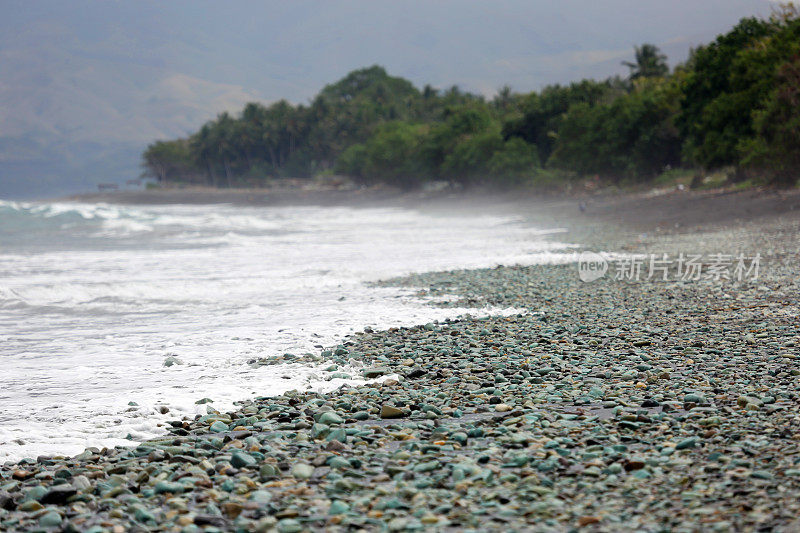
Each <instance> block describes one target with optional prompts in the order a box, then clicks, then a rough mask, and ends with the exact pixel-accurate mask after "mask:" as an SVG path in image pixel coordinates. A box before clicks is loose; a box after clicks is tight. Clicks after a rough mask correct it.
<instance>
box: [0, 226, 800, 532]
mask: <svg viewBox="0 0 800 533" xmlns="http://www.w3.org/2000/svg"><path fill="white" fill-rule="evenodd" d="M581 227H583V229H580V228H581ZM653 227H655V226H653ZM644 230H646V228H643V227H636V228H635V233H632V232H631V231H628V232H623V231H621V230H619V229H618V228H615V227H612V226H606V225H591V226H587V225H585V224H584V225H583V226H581V223H575V224H574V225H573V226H572V227H571V229H570V232H571V233H570V234H569V235H568V240H571V241H572V242H580V243H581V244H583V245H584V246H585V247H586V249H591V250H594V251H598V252H599V251H614V252H635V253H640V254H653V253H655V254H658V257H662V254H668V256H669V257H672V258H674V257H677V256H679V254H681V253H684V254H700V255H702V256H703V257H704V258H708V257H710V256H711V255H713V254H730V255H732V256H735V255H736V254H739V253H743V254H745V255H746V256H749V257H752V256H754V255H755V254H760V264H759V272H758V276H757V277H755V276H754V275H753V272H750V275H749V277H747V276H746V277H745V279H743V280H742V281H738V280H736V279H725V278H724V277H721V278H720V279H715V276H713V275H704V276H701V278H700V279H697V280H694V279H688V280H683V281H682V280H681V279H680V273H679V272H677V271H676V267H677V266H678V265H677V264H676V263H674V262H672V263H670V265H669V268H668V269H667V270H665V271H663V272H660V273H659V275H658V276H654V277H653V278H652V279H647V275H646V274H647V272H646V270H643V275H642V276H641V278H640V279H639V280H635V279H615V277H616V276H615V273H619V272H621V270H620V267H619V264H620V263H621V262H622V261H624V259H620V258H617V259H616V260H615V261H612V262H611V264H610V265H609V267H608V272H607V273H606V275H605V276H603V277H601V278H600V279H597V280H595V281H592V282H590V283H585V282H583V281H581V279H580V278H579V276H578V271H577V268H576V265H574V264H572V265H555V266H536V267H519V266H507V267H505V266H504V267H498V268H493V269H485V270H471V271H451V272H439V273H430V274H424V275H415V276H410V277H408V278H403V279H396V280H387V281H385V282H383V283H386V284H391V285H400V286H407V287H413V288H414V290H417V291H419V294H420V296H421V297H427V296H436V297H437V298H436V299H435V301H436V303H435V304H432V305H463V304H465V303H467V304H469V305H473V306H481V305H485V304H491V305H498V306H506V307H515V308H520V309H527V310H528V312H527V313H524V314H520V315H516V316H511V317H502V318H498V317H483V318H474V317H464V318H462V319H459V320H453V321H444V322H439V323H431V324H426V325H420V326H417V327H412V328H401V329H391V330H388V331H381V332H373V331H365V332H363V333H359V334H356V335H354V336H352V337H350V338H348V339H347V340H346V342H344V343H343V344H342V345H340V346H336V347H332V348H330V349H328V350H326V351H324V352H323V353H322V354H321V355H322V356H323V357H325V358H326V359H328V360H330V362H331V366H330V367H329V369H328V371H329V372H330V373H332V374H335V373H336V372H337V371H338V366H340V365H344V364H346V363H351V364H357V365H361V366H362V367H363V374H364V376H365V377H369V378H376V379H380V380H382V381H381V382H379V383H378V382H376V383H373V384H370V385H367V386H362V387H350V388H343V389H341V390H338V391H335V392H332V393H327V394H319V393H313V392H290V393H286V394H284V395H283V396H279V397H274V398H259V399H255V400H250V401H243V402H241V404H240V405H239V407H238V409H237V410H236V411H235V412H225V413H220V412H217V411H216V410H215V409H214V408H213V403H208V404H207V411H208V414H207V415H206V416H202V417H198V418H196V419H192V420H176V421H174V422H173V423H172V427H171V428H170V429H169V434H167V435H165V436H164V437H163V438H161V439H157V440H153V441H148V442H145V443H142V444H141V445H138V446H136V447H132V448H116V449H103V450H98V449H88V450H87V451H86V452H84V453H82V454H80V455H78V456H75V457H71V458H69V457H40V458H38V459H36V460H35V461H26V462H21V463H17V464H6V465H4V466H2V467H0V478H1V479H0V529H3V530H34V529H40V530H65V531H156V530H158V531H161V530H169V531H187V532H189V531H228V530H239V531H279V532H283V533H287V532H300V531H323V530H325V531H337V530H342V531H344V530H366V531H412V530H420V529H429V530H441V531H465V530H474V531H503V532H506V531H568V530H584V531H628V530H636V531H708V530H712V531H729V530H745V531H747V530H759V531H760V530H765V531H771V530H776V531H796V530H798V529H800V412H799V411H798V407H800V364H798V357H800V350H798V344H800V330H799V329H798V324H800V320H799V318H798V314H799V313H800V309H798V290H800V276H799V275H798V274H800V266H799V265H798V251H797V250H798V245H800V239H798V230H800V222H799V221H798V218H797V217H795V216H792V217H788V216H784V217H772V218H770V217H765V218H760V219H758V220H756V221H750V222H743V223H737V224H728V225H727V226H724V225H723V226H720V227H716V228H710V229H706V230H705V231H684V232H682V233H677V232H674V231H671V232H666V231H665V232H656V231H653V230H650V231H647V232H646V233H642V232H643V231H644ZM684 230H685V228H684ZM633 234H637V235H638V237H637V238H636V239H632V235H633ZM562 237H563V236H561V235H559V238H562ZM662 274H663V275H662ZM664 277H666V278H667V280H666V281H665V280H664V279H663V278H664ZM441 297H446V298H447V301H445V302H441V301H440V300H441ZM314 355H315V356H316V355H318V354H314ZM301 361H302V359H301Z"/></svg>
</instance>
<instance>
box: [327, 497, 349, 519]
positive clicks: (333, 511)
mask: <svg viewBox="0 0 800 533" xmlns="http://www.w3.org/2000/svg"><path fill="white" fill-rule="evenodd" d="M349 510H350V506H349V505H347V504H346V503H344V502H343V501H341V500H333V502H331V506H330V508H329V509H328V514H329V515H337V514H344V513H346V512H348V511H349Z"/></svg>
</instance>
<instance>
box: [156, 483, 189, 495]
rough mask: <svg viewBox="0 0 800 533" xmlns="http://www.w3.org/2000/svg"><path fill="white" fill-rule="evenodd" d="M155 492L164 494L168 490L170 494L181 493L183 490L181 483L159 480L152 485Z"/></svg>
mask: <svg viewBox="0 0 800 533" xmlns="http://www.w3.org/2000/svg"><path fill="white" fill-rule="evenodd" d="M154 489H155V493H156V494H164V493H166V492H170V493H172V494H181V493H182V492H183V485H181V484H180V483H172V482H170V481H159V482H158V483H156V486H155V487H154Z"/></svg>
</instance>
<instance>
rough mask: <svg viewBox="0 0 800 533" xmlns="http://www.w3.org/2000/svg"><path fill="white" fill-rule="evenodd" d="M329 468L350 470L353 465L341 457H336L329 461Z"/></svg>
mask: <svg viewBox="0 0 800 533" xmlns="http://www.w3.org/2000/svg"><path fill="white" fill-rule="evenodd" d="M328 466H330V467H331V468H350V467H352V465H351V464H350V461H348V460H347V459H345V458H344V457H341V456H339V455H334V456H333V457H331V458H330V459H329V460H328Z"/></svg>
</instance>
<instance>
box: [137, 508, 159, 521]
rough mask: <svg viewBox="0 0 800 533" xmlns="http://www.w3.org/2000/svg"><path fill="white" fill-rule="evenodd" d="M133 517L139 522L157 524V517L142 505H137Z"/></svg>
mask: <svg viewBox="0 0 800 533" xmlns="http://www.w3.org/2000/svg"><path fill="white" fill-rule="evenodd" d="M133 517H134V518H135V519H136V520H137V521H139V522H145V523H146V522H155V521H156V517H155V515H154V514H153V513H151V512H150V511H149V510H148V509H146V508H145V507H143V506H141V505H137V506H136V507H135V509H134V512H133Z"/></svg>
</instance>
